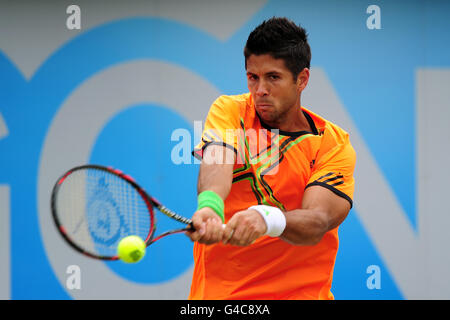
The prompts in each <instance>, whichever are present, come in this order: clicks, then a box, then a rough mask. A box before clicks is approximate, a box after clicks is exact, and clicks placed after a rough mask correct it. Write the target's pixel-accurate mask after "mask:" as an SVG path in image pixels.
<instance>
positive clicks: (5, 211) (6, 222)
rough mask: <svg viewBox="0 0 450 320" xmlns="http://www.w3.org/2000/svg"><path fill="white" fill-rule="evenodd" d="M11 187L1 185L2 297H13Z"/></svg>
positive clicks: (3, 298) (0, 252)
mask: <svg viewBox="0 0 450 320" xmlns="http://www.w3.org/2000/svg"><path fill="white" fill-rule="evenodd" d="M10 199H11V197H10V187H9V186H8V185H0V256H1V257H2V258H1V259H2V262H1V263H0V299H1V300H9V299H11V238H10V230H11V223H10V218H11V206H10Z"/></svg>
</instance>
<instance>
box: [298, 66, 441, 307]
mask: <svg viewBox="0 0 450 320" xmlns="http://www.w3.org/2000/svg"><path fill="white" fill-rule="evenodd" d="M416 83H417V87H416V94H417V116H416V118H417V134H416V136H417V139H418V140H417V157H418V158H417V159H418V162H417V165H418V166H417V168H418V174H417V177H418V181H417V188H418V189H417V190H418V192H417V195H418V199H417V203H418V207H417V208H418V210H417V212H418V232H417V233H416V232H415V230H414V229H413V228H412V226H411V223H410V222H409V220H408V218H407V216H406V214H405V212H404V211H403V209H402V207H401V206H400V204H399V202H398V200H397V199H396V197H395V193H394V192H393V190H392V189H391V187H390V185H389V183H388V182H387V181H386V179H385V177H384V175H383V173H382V172H381V170H380V168H379V167H378V165H377V163H376V161H375V160H374V159H373V157H372V155H371V153H370V150H369V148H368V147H367V146H366V144H365V142H364V140H363V139H362V137H361V135H360V134H359V132H358V129H357V127H356V126H355V124H354V123H353V121H352V120H351V118H350V116H349V114H348V112H347V111H346V109H345V108H344V107H343V105H342V104H341V102H340V101H339V98H338V97H337V95H336V93H335V91H334V89H333V87H332V85H331V83H330V82H329V81H328V79H327V76H326V75H325V72H324V71H323V70H322V69H320V68H313V70H312V71H311V79H310V84H309V85H310V87H309V88H308V89H307V90H306V91H305V95H304V97H303V101H302V102H306V101H307V103H306V104H305V105H311V106H312V107H314V109H313V110H314V111H315V112H317V113H318V114H320V115H322V116H324V117H325V118H327V119H332V121H333V122H335V123H336V124H338V125H340V126H342V127H343V128H345V130H346V131H348V132H349V133H350V139H351V142H352V144H353V147H354V148H355V150H356V154H357V161H356V168H355V185H356V188H355V194H354V198H355V209H356V212H357V213H358V215H359V218H360V220H361V222H362V224H363V227H364V229H365V230H366V232H367V233H368V236H369V237H370V238H371V240H372V241H373V243H374V245H375V247H376V248H377V250H378V252H379V254H380V256H381V258H382V260H383V261H385V262H386V264H387V267H388V268H389V271H390V273H391V274H392V276H393V278H394V280H395V282H396V284H397V285H398V287H399V289H400V290H401V291H402V293H403V294H404V296H405V298H407V299H421V298H423V299H425V298H426V299H449V298H450V274H449V273H448V268H449V267H450V250H448V243H450V232H448V227H449V226H450V215H449V214H448V209H446V206H445V205H444V203H445V199H446V198H447V197H448V194H447V193H448V191H447V190H448V187H447V181H448V180H449V179H450V166H448V165H447V164H448V163H450V152H449V151H448V148H445V147H444V148H443V146H446V145H448V141H450V126H449V125H448V119H450V109H449V108H448V105H449V104H450V90H448V88H447V86H448V83H450V70H432V69H431V70H426V69H425V70H419V71H418V72H417V74H416ZM440 164H445V165H442V166H440ZM380 199H383V201H380Z"/></svg>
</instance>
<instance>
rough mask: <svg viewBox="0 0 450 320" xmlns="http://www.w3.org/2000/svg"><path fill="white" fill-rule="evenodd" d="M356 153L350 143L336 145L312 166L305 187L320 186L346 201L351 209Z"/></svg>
mask: <svg viewBox="0 0 450 320" xmlns="http://www.w3.org/2000/svg"><path fill="white" fill-rule="evenodd" d="M355 162H356V153H355V150H354V149H353V147H352V145H351V144H350V141H349V140H347V142H346V143H345V144H342V145H338V146H336V147H335V148H333V149H332V150H331V151H330V152H328V153H326V154H325V155H323V156H322V157H321V158H320V159H317V162H316V163H315V164H314V167H313V171H312V175H311V177H310V179H309V181H308V183H307V185H306V188H308V187H311V186H321V187H324V188H327V189H329V190H330V191H332V192H334V193H335V194H336V195H338V196H340V197H342V198H344V199H346V200H348V201H349V202H350V207H353V191H354V186H355V180H354V177H353V172H354V169H355Z"/></svg>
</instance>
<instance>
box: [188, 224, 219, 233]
mask: <svg viewBox="0 0 450 320" xmlns="http://www.w3.org/2000/svg"><path fill="white" fill-rule="evenodd" d="M226 226H227V225H226V224H225V223H223V224H222V229H225V227H226ZM188 229H189V231H195V228H194V224H193V223H192V222H191V223H189V224H188Z"/></svg>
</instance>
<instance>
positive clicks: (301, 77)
mask: <svg viewBox="0 0 450 320" xmlns="http://www.w3.org/2000/svg"><path fill="white" fill-rule="evenodd" d="M308 81H309V69H308V68H304V69H303V70H302V71H300V73H299V74H298V76H297V87H298V89H299V90H300V92H301V91H303V90H304V89H305V88H306V85H307V84H308Z"/></svg>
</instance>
